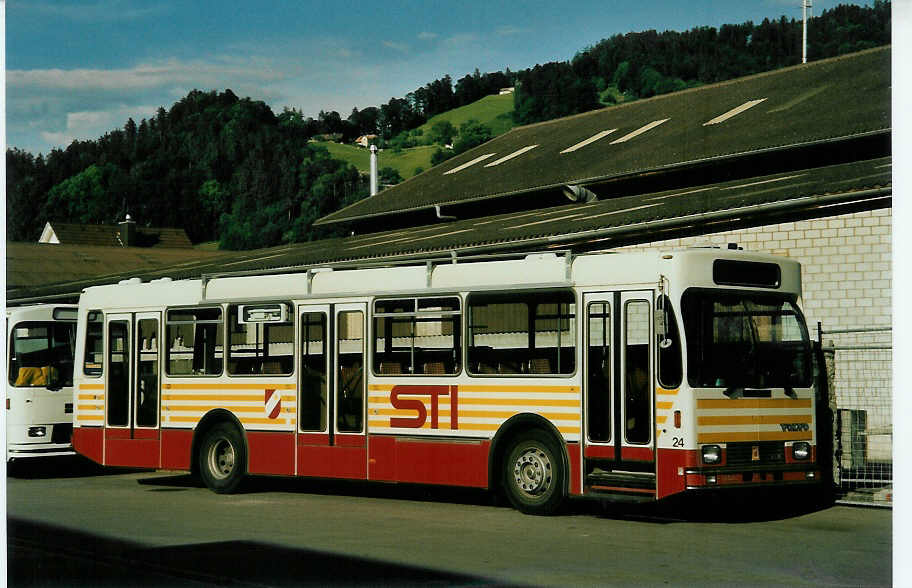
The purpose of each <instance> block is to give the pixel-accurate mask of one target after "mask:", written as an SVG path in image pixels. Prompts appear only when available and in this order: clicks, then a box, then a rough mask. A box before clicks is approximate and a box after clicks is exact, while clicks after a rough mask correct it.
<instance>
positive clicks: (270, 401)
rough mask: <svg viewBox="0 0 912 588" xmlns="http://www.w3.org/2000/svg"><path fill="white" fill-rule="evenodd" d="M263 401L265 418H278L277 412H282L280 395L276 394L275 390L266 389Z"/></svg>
mask: <svg viewBox="0 0 912 588" xmlns="http://www.w3.org/2000/svg"><path fill="white" fill-rule="evenodd" d="M264 403H265V407H266V416H267V418H270V419H275V418H278V417H279V413H280V412H282V395H281V394H276V391H275V390H266V399H265V400H264Z"/></svg>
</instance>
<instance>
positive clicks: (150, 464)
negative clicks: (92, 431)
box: [104, 429, 161, 468]
mask: <svg viewBox="0 0 912 588" xmlns="http://www.w3.org/2000/svg"><path fill="white" fill-rule="evenodd" d="M104 436H105V441H104V443H105V450H104V465H109V466H129V467H134V468H157V467H160V465H161V460H160V454H159V452H160V450H161V446H160V443H159V439H158V429H147V430H144V429H134V430H132V431H131V430H130V429H105V433H104Z"/></svg>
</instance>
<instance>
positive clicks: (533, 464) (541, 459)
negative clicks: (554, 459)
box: [513, 447, 552, 496]
mask: <svg viewBox="0 0 912 588" xmlns="http://www.w3.org/2000/svg"><path fill="white" fill-rule="evenodd" d="M513 477H514V480H515V482H516V487H517V488H518V489H520V490H522V491H523V492H524V493H526V494H528V495H530V496H538V495H541V494H543V493H545V492H547V491H548V489H549V488H550V487H551V480H552V471H551V460H550V459H548V455H547V454H546V453H545V452H544V451H542V450H541V449H538V448H534V447H532V448H529V449H527V450H526V451H524V452H522V453H521V454H520V455H519V457H518V458H517V460H516V463H515V464H513Z"/></svg>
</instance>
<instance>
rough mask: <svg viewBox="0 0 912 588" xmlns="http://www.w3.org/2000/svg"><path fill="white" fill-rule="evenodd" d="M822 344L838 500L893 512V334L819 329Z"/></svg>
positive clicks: (876, 329) (882, 329)
mask: <svg viewBox="0 0 912 588" xmlns="http://www.w3.org/2000/svg"><path fill="white" fill-rule="evenodd" d="M818 341H820V342H821V344H822V346H821V347H822V352H823V353H822V355H823V357H824V358H825V363H826V374H827V378H826V384H827V385H826V389H827V391H828V397H829V406H830V409H831V413H830V414H831V416H832V419H833V423H832V431H833V433H832V435H833V438H832V443H833V481H834V483H835V484H836V487H837V492H838V499H839V501H840V502H842V503H847V504H870V505H877V506H892V502H893V332H892V329H891V328H890V327H874V328H857V329H839V330H829V331H827V330H823V328H822V327H821V326H820V325H819V324H818Z"/></svg>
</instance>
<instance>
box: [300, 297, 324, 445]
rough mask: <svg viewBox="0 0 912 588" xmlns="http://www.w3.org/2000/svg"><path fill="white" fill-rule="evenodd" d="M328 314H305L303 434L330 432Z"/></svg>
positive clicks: (303, 342) (302, 354)
mask: <svg viewBox="0 0 912 588" xmlns="http://www.w3.org/2000/svg"><path fill="white" fill-rule="evenodd" d="M326 375H327V374H326V315H325V314H324V313H322V312H305V313H304V314H302V315H301V407H300V410H299V413H300V420H299V426H300V429H301V430H302V431H325V430H326Z"/></svg>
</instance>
